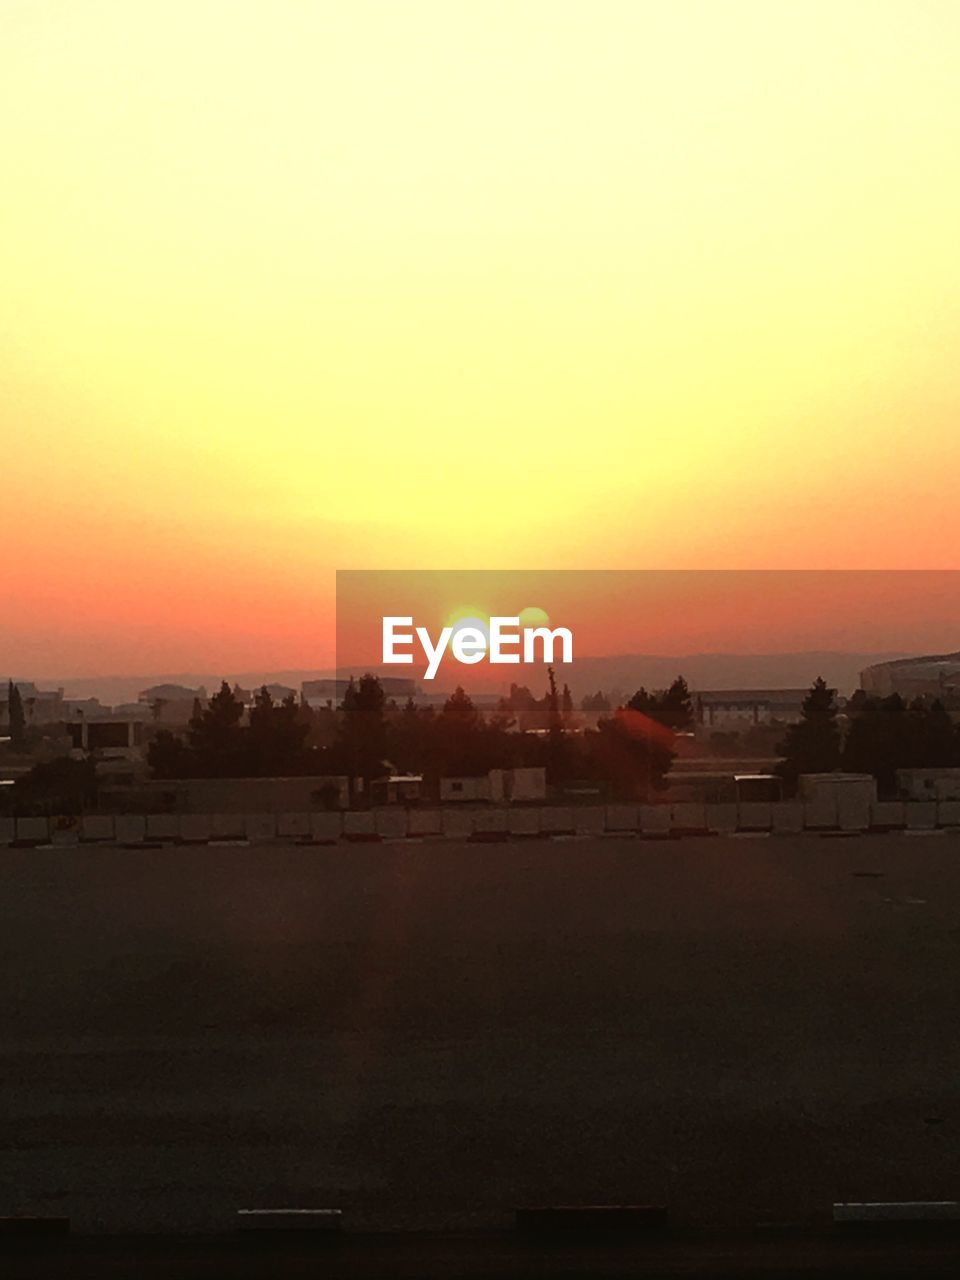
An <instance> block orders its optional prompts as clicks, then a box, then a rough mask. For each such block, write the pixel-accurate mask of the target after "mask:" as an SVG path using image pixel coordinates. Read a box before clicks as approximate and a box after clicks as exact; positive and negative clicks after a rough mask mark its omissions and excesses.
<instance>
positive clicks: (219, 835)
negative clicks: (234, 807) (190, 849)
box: [210, 813, 246, 840]
mask: <svg viewBox="0 0 960 1280" xmlns="http://www.w3.org/2000/svg"><path fill="white" fill-rule="evenodd" d="M210 839H211V840H245V839H246V832H245V830H244V824H243V814H242V813H211V815H210Z"/></svg>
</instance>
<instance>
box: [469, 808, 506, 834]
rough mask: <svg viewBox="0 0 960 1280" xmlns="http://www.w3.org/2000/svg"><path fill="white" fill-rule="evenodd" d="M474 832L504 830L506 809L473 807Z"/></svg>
mask: <svg viewBox="0 0 960 1280" xmlns="http://www.w3.org/2000/svg"><path fill="white" fill-rule="evenodd" d="M473 830H474V832H490V831H506V830H507V811H506V809H493V808H491V809H475V810H474V813H473Z"/></svg>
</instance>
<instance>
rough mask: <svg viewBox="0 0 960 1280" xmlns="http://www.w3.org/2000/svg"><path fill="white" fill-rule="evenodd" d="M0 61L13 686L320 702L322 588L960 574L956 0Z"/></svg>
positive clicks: (165, 40) (445, 6) (342, 18)
mask: <svg viewBox="0 0 960 1280" xmlns="http://www.w3.org/2000/svg"><path fill="white" fill-rule="evenodd" d="M0 24H2V38H0V118H2V120H3V121H4V124H3V126H2V134H0V164H2V170H0V171H2V173H3V187H4V193H3V198H2V199H0V279H2V281H3V288H2V290H0V393H2V404H3V442H4V443H3V473H4V484H3V490H4V500H3V502H2V503H0V536H2V539H3V544H4V546H5V548H7V550H6V552H5V554H4V556H3V563H2V567H0V592H2V595H3V597H4V599H5V600H6V601H7V602H8V607H9V626H7V624H4V634H5V635H6V637H7V642H8V646H9V652H8V655H7V656H8V663H6V664H5V663H4V662H2V661H0V669H2V668H4V667H5V666H6V665H10V666H11V667H12V668H13V669H16V670H18V671H22V672H29V671H34V670H38V671H39V670H42V671H47V672H63V673H69V672H72V671H76V672H78V673H79V672H81V671H99V670H134V671H135V670H140V669H143V667H144V663H145V662H146V663H147V664H148V667H149V669H158V668H157V664H158V663H159V664H160V668H164V667H165V668H167V669H176V668H178V667H182V666H184V665H189V666H192V667H196V666H198V665H199V666H205V665H208V664H210V663H215V662H223V663H226V664H228V665H231V666H234V667H239V666H243V665H244V664H250V665H259V664H270V665H274V666H277V667H280V666H284V665H296V664H300V665H307V666H315V665H322V663H323V662H324V660H325V658H326V656H327V655H328V653H329V650H330V640H331V635H330V632H329V629H328V628H327V625H326V621H325V617H326V613H327V611H328V609H329V604H330V601H331V598H332V592H333V570H334V569H335V568H337V567H340V568H349V567H355V568H368V567H369V568H374V567H384V568H388V567H406V568H418V567H422V568H436V567H452V566H462V567H475V568H488V567H492V568H496V567H517V568H530V567H558V568H560V567H637V568H639V567H653V566H657V567H681V566H682V567H704V568H706V567H718V566H743V567H746V566H755V567H765V566H770V567H787V566H795V567H829V566H840V565H843V566H867V565H869V566H873V567H898V566H899V567H903V566H910V567H947V566H956V565H957V564H958V552H957V550H956V549H957V548H958V547H960V503H958V502H957V499H956V487H955V477H956V475H957V471H958V463H960V430H958V400H960V388H958V384H957V375H956V366H957V350H958V340H960V310H958V307H957V298H958V297H960V255H958V253H957V249H956V238H957V227H958V226H960V171H958V168H957V164H956V157H957V155H958V154H960V95H958V93H957V91H956V85H957V83H958V81H960V6H957V5H956V4H954V3H952V2H950V0H943V2H942V3H937V2H931V0H925V2H920V0H903V2H901V0H896V2H893V0H869V3H868V2H867V0H803V3H800V2H799V0H797V2H796V3H795V2H793V0H726V2H725V3H723V4H720V3H714V2H713V0H673V2H672V3H669V4H668V3H660V2H656V3H654V2H653V0H650V2H649V3H647V2H644V0H592V2H591V3H586V2H583V3H580V2H578V3H564V2H563V0H510V2H509V3H506V2H499V0H482V3H481V2H477V3H473V2H472V0H464V2H460V3H453V4H452V3H449V0H411V2H410V3H407V4H404V5H395V4H391V3H388V2H387V0H383V2H382V3H371V2H370V0H359V2H358V0H351V3H346V4H345V3H342V2H337V3H333V2H331V3H320V2H316V0H274V2H273V3H270V4H267V3H263V2H261V0H257V2H256V3H254V2H253V0H247V2H244V0H167V2H166V3H164V4H131V3H129V2H128V0H86V2H85V3H84V4H72V3H67V2H64V0H61V2H59V3H58V2H56V0H48V2H47V3H34V2H30V3H26V2H22V0H7V3H6V4H5V5H4V6H3V12H2V15H0ZM11 547H12V548H14V549H15V554H13V555H11V554H10V553H9V549H10V548H11ZM251 595H252V596H253V597H254V598H256V599H259V600H260V601H261V604H262V605H264V606H265V607H263V608H261V609H260V610H259V611H258V612H257V614H256V616H249V609H248V608H247V607H246V603H245V602H249V600H250V599H251ZM4 612H5V613H6V612H7V610H6V609H5V611H4ZM225 622H226V625H227V627H228V629H229V631H228V634H225V631H224V623H225ZM52 629H55V631H56V634H55V635H52V634H51V630H52ZM0 656H2V655H0Z"/></svg>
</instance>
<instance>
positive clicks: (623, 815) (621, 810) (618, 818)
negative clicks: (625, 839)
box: [604, 804, 640, 831]
mask: <svg viewBox="0 0 960 1280" xmlns="http://www.w3.org/2000/svg"><path fill="white" fill-rule="evenodd" d="M639 828H640V821H639V808H638V806H637V805H635V804H608V805H607V808H606V815H605V817H604V830H605V831H638V830H639Z"/></svg>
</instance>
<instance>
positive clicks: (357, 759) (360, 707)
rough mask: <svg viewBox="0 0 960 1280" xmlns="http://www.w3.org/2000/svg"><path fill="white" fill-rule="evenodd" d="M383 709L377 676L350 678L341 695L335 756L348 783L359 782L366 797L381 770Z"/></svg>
mask: <svg viewBox="0 0 960 1280" xmlns="http://www.w3.org/2000/svg"><path fill="white" fill-rule="evenodd" d="M385 706H386V697H385V695H384V692H383V687H382V685H381V684H380V681H379V680H378V679H377V677H376V676H373V675H370V674H369V673H368V674H367V675H364V676H361V677H360V679H359V680H358V681H354V680H353V678H352V677H351V679H350V682H349V684H348V685H347V687H346V689H345V691H344V695H343V706H342V707H341V712H340V725H339V731H338V734H337V741H336V743H335V744H334V755H335V759H336V760H337V761H338V762H339V764H340V767H341V768H342V769H343V771H344V773H346V774H347V775H348V777H350V778H351V780H352V779H354V778H359V779H362V781H363V787H364V794H365V795H369V793H370V783H371V781H372V780H373V779H374V778H379V777H380V776H381V775H382V774H383V770H384V758H385V756H386V745H387V726H386V719H385V716H384V710H385ZM351 785H352V783H351Z"/></svg>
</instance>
